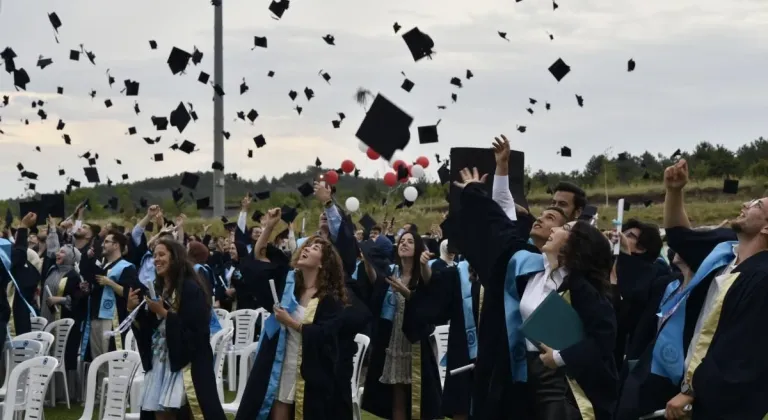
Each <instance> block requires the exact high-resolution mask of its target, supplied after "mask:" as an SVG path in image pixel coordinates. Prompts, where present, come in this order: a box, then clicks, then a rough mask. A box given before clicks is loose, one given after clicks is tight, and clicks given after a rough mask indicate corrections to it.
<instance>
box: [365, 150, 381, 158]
mask: <svg viewBox="0 0 768 420" xmlns="http://www.w3.org/2000/svg"><path fill="white" fill-rule="evenodd" d="M365 154H366V155H368V159H370V160H378V159H379V158H380V157H381V155H380V154H378V153H376V151H375V150H373V149H371V148H370V147H369V148H368V151H367V152H365Z"/></svg>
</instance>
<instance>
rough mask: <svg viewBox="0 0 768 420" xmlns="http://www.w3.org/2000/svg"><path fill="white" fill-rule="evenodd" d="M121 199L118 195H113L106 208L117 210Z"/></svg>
mask: <svg viewBox="0 0 768 420" xmlns="http://www.w3.org/2000/svg"><path fill="white" fill-rule="evenodd" d="M119 203H120V201H119V200H118V199H117V197H111V198H110V199H109V200H108V201H107V204H105V205H104V208H105V209H111V210H113V211H115V210H117V207H118V205H119Z"/></svg>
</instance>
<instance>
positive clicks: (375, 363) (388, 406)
mask: <svg viewBox="0 0 768 420" xmlns="http://www.w3.org/2000/svg"><path fill="white" fill-rule="evenodd" d="M433 275H434V274H433ZM433 280H435V279H433ZM435 284H439V281H436V283H435ZM431 285H432V283H431V281H430V286H428V285H426V284H425V283H424V282H420V283H419V284H418V285H417V287H416V289H415V290H413V291H412V292H411V293H412V295H411V299H410V300H406V301H405V311H404V319H403V327H402V332H403V334H404V335H405V337H406V339H407V340H408V341H410V342H411V343H412V347H411V355H412V362H411V363H412V371H411V372H412V373H411V385H409V386H407V391H406V398H408V399H409V401H408V404H407V406H406V415H407V416H408V417H407V418H408V419H414V420H415V419H422V420H426V419H438V418H442V408H441V405H442V392H441V391H442V390H441V385H440V372H439V371H438V368H437V359H436V358H435V352H434V351H433V349H432V342H431V338H430V335H431V334H432V332H433V331H434V329H435V328H434V326H435V323H436V321H437V320H438V318H437V317H436V315H437V314H436V313H435V311H434V304H433V303H431V302H429V299H428V298H429V295H430V293H429V288H430V287H432V286H431ZM389 287H390V286H389V283H387V282H386V281H385V280H384V277H383V276H381V275H380V276H378V278H377V280H376V282H375V283H374V287H373V292H372V297H371V300H370V304H369V307H370V309H371V313H372V314H374V317H375V319H374V320H373V331H372V337H371V358H370V362H369V364H368V372H367V374H366V377H365V393H363V401H362V405H361V408H362V409H363V410H365V411H367V412H369V413H371V414H374V415H376V416H378V417H381V418H385V419H389V418H392V387H393V385H389V384H383V383H381V382H380V381H379V379H380V378H381V374H382V372H383V370H384V361H385V357H386V356H385V354H386V353H385V352H386V349H387V347H388V346H389V339H390V337H391V336H392V325H393V324H392V321H390V320H388V319H386V318H383V317H380V316H378V315H379V314H381V313H382V306H383V305H384V300H385V299H386V296H387V290H388V289H389Z"/></svg>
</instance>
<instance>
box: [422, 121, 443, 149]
mask: <svg viewBox="0 0 768 420" xmlns="http://www.w3.org/2000/svg"><path fill="white" fill-rule="evenodd" d="M438 124H440V121H438V122H437V124H435V125H424V126H421V127H419V143H420V144H430V143H437V141H438V139H437V125H438Z"/></svg>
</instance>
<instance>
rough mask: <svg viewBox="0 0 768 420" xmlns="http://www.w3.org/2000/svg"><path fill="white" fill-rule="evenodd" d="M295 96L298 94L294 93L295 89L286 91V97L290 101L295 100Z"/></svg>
mask: <svg viewBox="0 0 768 420" xmlns="http://www.w3.org/2000/svg"><path fill="white" fill-rule="evenodd" d="M297 96H299V94H298V93H296V91H295V90H292V91H290V92H288V97H289V98H291V100H292V101H295V100H296V97H297Z"/></svg>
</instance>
